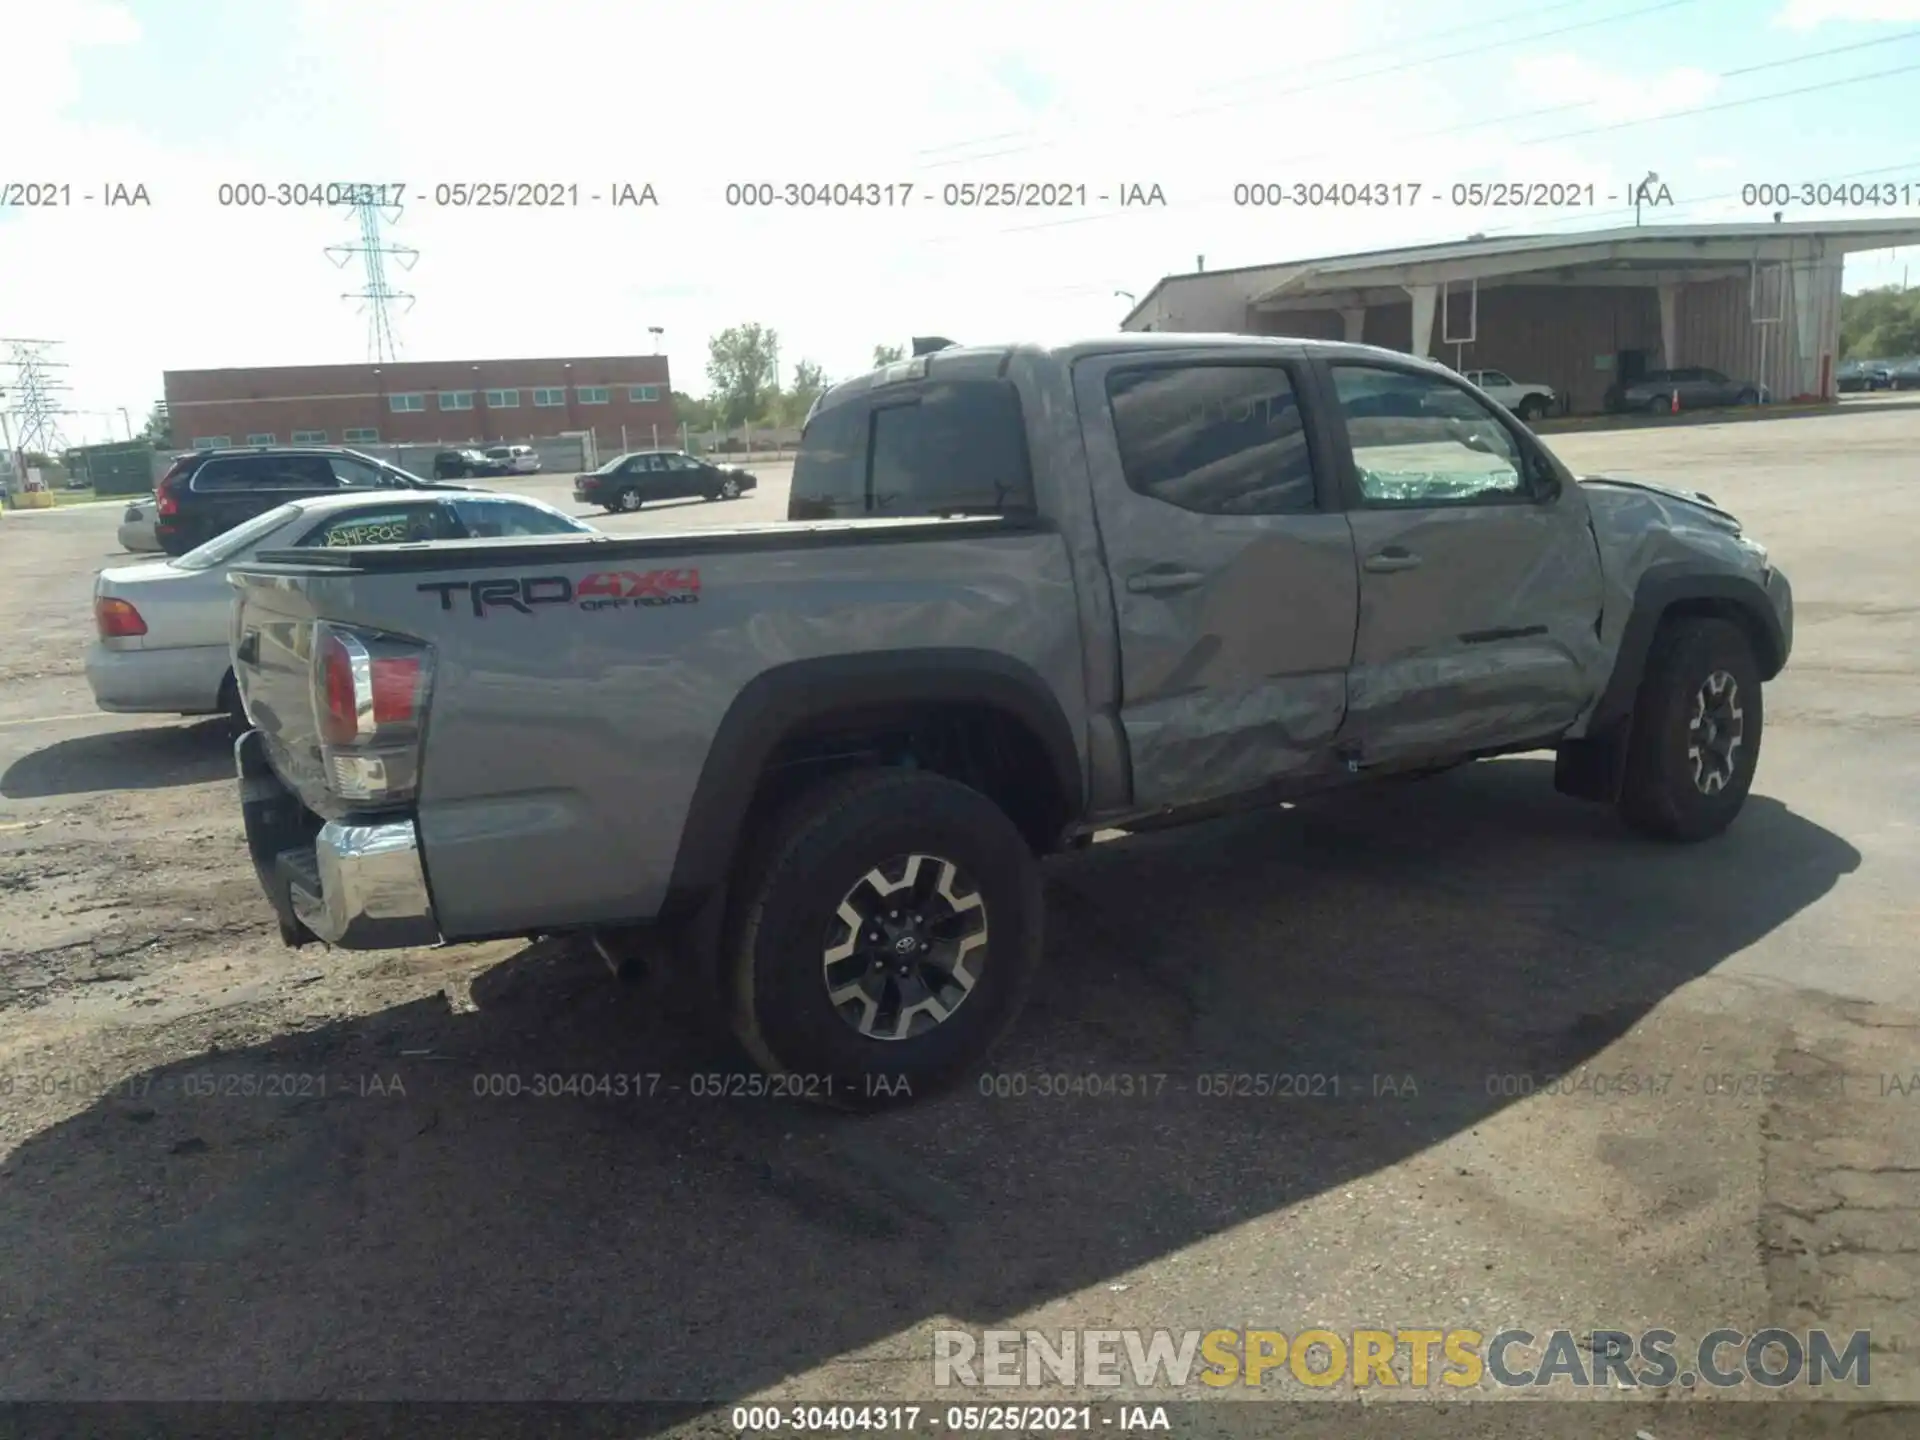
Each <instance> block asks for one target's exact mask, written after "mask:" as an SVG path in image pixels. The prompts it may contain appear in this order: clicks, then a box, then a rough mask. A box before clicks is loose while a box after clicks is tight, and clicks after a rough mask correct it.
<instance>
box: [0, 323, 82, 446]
mask: <svg viewBox="0 0 1920 1440" xmlns="http://www.w3.org/2000/svg"><path fill="white" fill-rule="evenodd" d="M59 343H60V342H59V341H58V340H17V339H8V338H6V337H0V346H4V347H5V348H6V362H5V363H6V366H7V369H8V370H9V371H10V372H11V374H10V375H8V376H7V378H6V379H5V381H4V382H0V389H3V390H5V391H6V392H7V397H6V406H7V409H8V410H10V411H11V412H12V413H13V416H14V430H13V441H14V445H15V447H16V448H17V449H19V450H20V451H22V452H23V453H24V452H25V451H28V450H35V451H38V452H39V453H40V454H42V455H58V454H59V453H60V452H61V451H62V450H65V449H66V448H67V438H66V436H65V435H63V434H61V433H60V420H59V417H60V416H61V415H64V414H69V413H71V412H70V411H68V410H67V408H66V407H65V406H64V405H63V404H61V402H60V397H61V396H62V395H64V394H65V393H66V392H67V391H68V390H69V389H70V388H71V387H70V386H69V385H68V384H67V383H66V382H65V381H64V380H61V379H60V378H59V377H58V376H57V375H56V374H54V373H53V372H55V371H58V370H64V369H66V368H67V366H66V362H65V361H64V360H49V359H48V358H47V352H48V351H49V350H51V349H53V348H54V347H55V346H56V345H58V344H59Z"/></svg>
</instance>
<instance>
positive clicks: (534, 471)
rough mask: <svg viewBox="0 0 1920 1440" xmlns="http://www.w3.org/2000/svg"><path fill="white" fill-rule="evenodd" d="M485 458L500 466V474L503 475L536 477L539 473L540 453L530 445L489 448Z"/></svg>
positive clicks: (494, 446)
mask: <svg viewBox="0 0 1920 1440" xmlns="http://www.w3.org/2000/svg"><path fill="white" fill-rule="evenodd" d="M486 458H487V459H488V460H489V461H491V462H492V463H493V464H495V465H498V466H500V467H501V470H500V473H501V474H503V475H538V474H539V473H540V452H539V451H537V450H535V449H534V448H533V447H532V446H531V445H493V446H489V447H488V449H487V451H486Z"/></svg>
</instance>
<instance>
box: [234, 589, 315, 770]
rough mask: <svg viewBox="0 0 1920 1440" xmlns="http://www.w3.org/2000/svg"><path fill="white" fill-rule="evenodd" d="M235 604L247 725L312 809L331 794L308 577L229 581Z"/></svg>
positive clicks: (237, 672)
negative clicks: (316, 696) (316, 699)
mask: <svg viewBox="0 0 1920 1440" xmlns="http://www.w3.org/2000/svg"><path fill="white" fill-rule="evenodd" d="M228 580H229V583H230V584H232V586H233V587H234V590H235V591H236V592H237V593H236V595H235V599H234V605H233V612H232V613H233V620H232V643H233V674H234V679H235V681H236V682H237V683H238V685H239V687H240V699H241V703H242V704H243V705H245V706H246V711H247V720H248V722H249V723H250V724H251V725H252V726H253V728H254V729H256V730H258V731H259V732H260V735H261V738H262V741H263V742H264V744H265V747H266V752H267V760H268V763H269V764H271V765H272V767H273V769H274V771H275V773H277V774H278V775H279V776H280V778H281V779H282V780H284V781H285V782H286V783H287V785H288V786H289V787H290V788H291V789H292V790H293V791H294V792H295V793H297V794H298V795H299V796H300V798H301V799H302V800H303V801H305V802H306V804H307V805H308V806H309V807H315V808H317V807H318V804H319V802H320V801H321V799H322V798H323V797H324V796H325V794H326V786H325V784H324V779H323V772H322V769H321V760H320V732H319V722H318V717H317V716H316V714H315V711H314V704H313V669H312V657H313V635H314V622H315V621H316V620H318V619H319V618H320V616H319V614H318V612H317V611H316V610H315V608H314V605H313V601H312V595H311V592H310V589H309V586H310V583H311V582H310V580H309V578H308V577H306V576H302V575H299V574H293V573H278V574H249V573H246V572H244V571H235V572H233V573H232V574H230V575H229V576H228Z"/></svg>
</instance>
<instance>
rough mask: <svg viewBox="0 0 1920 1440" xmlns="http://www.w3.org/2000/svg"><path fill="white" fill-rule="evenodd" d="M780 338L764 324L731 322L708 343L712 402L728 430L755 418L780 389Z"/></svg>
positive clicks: (708, 373)
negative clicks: (736, 323) (770, 397)
mask: <svg viewBox="0 0 1920 1440" xmlns="http://www.w3.org/2000/svg"><path fill="white" fill-rule="evenodd" d="M779 347H780V337H779V335H778V334H776V333H775V332H774V331H772V330H769V329H767V328H766V327H765V326H763V325H757V324H750V325H732V326H729V327H728V328H727V329H725V330H722V331H721V332H720V333H719V334H718V335H716V336H714V337H713V338H712V339H711V340H709V341H708V342H707V380H708V381H709V383H710V384H711V385H712V387H713V397H712V398H713V404H714V406H715V407H716V408H717V409H718V411H719V413H720V421H721V423H722V424H724V425H725V426H727V427H728V428H729V429H731V428H732V427H734V426H735V425H740V424H743V423H745V422H747V421H749V420H752V419H754V418H755V417H756V416H757V415H759V413H760V412H761V411H762V410H763V409H765V408H766V403H767V400H768V398H769V395H770V393H774V394H777V393H778V391H779V389H780V372H779V370H778V368H777V362H776V360H775V356H776V355H777V354H778V352H779Z"/></svg>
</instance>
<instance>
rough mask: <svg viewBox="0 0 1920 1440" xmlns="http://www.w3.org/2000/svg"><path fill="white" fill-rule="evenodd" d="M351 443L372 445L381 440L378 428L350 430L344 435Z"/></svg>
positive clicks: (348, 442)
mask: <svg viewBox="0 0 1920 1440" xmlns="http://www.w3.org/2000/svg"><path fill="white" fill-rule="evenodd" d="M342 438H343V439H345V440H346V442H347V444H349V445H372V444H375V443H377V442H378V441H379V439H380V432H379V431H378V430H349V431H347V432H346V434H345V435H344V436H343V437H342Z"/></svg>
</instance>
